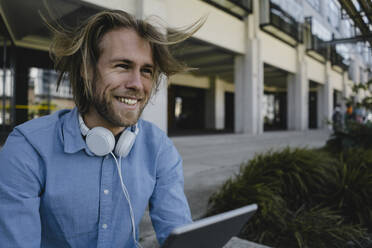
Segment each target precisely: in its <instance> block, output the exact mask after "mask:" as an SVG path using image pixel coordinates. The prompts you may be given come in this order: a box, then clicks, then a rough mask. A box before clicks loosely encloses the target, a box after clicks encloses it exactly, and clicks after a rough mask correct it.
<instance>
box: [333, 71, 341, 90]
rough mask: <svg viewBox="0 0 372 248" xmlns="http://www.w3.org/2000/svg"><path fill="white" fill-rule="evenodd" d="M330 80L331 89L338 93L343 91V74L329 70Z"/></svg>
mask: <svg viewBox="0 0 372 248" xmlns="http://www.w3.org/2000/svg"><path fill="white" fill-rule="evenodd" d="M330 80H331V83H332V88H333V89H336V90H338V91H341V92H342V91H343V74H342V73H339V72H336V71H334V70H331V72H330Z"/></svg>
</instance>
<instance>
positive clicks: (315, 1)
mask: <svg viewBox="0 0 372 248" xmlns="http://www.w3.org/2000/svg"><path fill="white" fill-rule="evenodd" d="M306 1H307V2H308V3H309V4H310V5H311V7H313V8H314V9H316V10H317V11H320V0H306Z"/></svg>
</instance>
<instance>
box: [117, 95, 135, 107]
mask: <svg viewBox="0 0 372 248" xmlns="http://www.w3.org/2000/svg"><path fill="white" fill-rule="evenodd" d="M118 99H119V101H120V102H122V103H125V104H128V105H135V104H136V103H137V99H129V98H125V97H118Z"/></svg>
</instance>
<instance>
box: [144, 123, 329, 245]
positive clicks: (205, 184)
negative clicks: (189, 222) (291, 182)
mask: <svg viewBox="0 0 372 248" xmlns="http://www.w3.org/2000/svg"><path fill="white" fill-rule="evenodd" d="M329 135H330V132H329V131H326V130H310V131H305V132H297V131H281V132H265V133H264V134H262V135H259V136H252V135H239V134H219V135H202V136H188V137H174V138H172V140H173V142H174V144H175V145H176V147H177V149H178V151H179V152H180V153H181V155H182V158H183V160H184V164H183V165H184V176H185V193H186V196H187V198H188V201H189V204H190V208H191V214H192V217H193V219H194V220H195V219H198V218H200V217H201V216H203V214H204V213H205V211H206V209H207V203H208V199H209V197H210V195H211V194H212V193H213V192H215V191H216V190H217V189H218V188H219V186H221V184H223V182H225V181H226V180H227V179H228V178H230V177H232V176H233V175H234V174H235V173H237V172H238V171H239V167H240V164H241V163H242V162H244V161H247V160H250V159H252V158H253V157H254V155H255V154H258V153H263V152H266V151H268V150H270V149H273V150H277V149H281V148H284V147H287V146H290V147H309V148H310V147H321V146H323V145H324V144H325V142H326V140H327V139H328V138H329ZM140 230H141V235H140V236H141V240H142V241H141V244H142V245H143V247H144V248H154V247H157V245H156V241H155V236H154V231H153V228H152V225H151V222H150V219H149V216H148V214H146V215H145V217H144V219H143V221H142V223H141V226H140Z"/></svg>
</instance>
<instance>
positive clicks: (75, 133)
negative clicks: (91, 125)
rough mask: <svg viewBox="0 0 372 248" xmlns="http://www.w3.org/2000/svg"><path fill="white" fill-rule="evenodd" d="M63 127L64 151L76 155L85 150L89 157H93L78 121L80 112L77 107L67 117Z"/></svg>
mask: <svg viewBox="0 0 372 248" xmlns="http://www.w3.org/2000/svg"><path fill="white" fill-rule="evenodd" d="M62 125H63V127H62V129H63V137H64V151H65V152H66V153H76V152H78V151H80V150H83V149H85V151H86V153H87V154H88V155H91V156H93V154H92V152H91V151H89V149H88V146H87V145H86V143H85V140H84V138H83V136H82V135H81V131H80V127H79V120H78V110H77V108H76V107H75V108H74V109H72V111H71V112H70V113H68V114H67V115H66V116H65V118H64V119H63V123H62Z"/></svg>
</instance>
